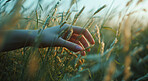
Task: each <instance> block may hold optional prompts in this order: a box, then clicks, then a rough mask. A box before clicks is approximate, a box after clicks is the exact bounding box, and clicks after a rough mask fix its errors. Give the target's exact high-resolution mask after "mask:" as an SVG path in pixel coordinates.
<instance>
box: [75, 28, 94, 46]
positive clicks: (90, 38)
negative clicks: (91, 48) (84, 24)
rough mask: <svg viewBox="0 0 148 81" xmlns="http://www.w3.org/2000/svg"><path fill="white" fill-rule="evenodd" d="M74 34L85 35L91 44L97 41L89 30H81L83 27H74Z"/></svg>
mask: <svg viewBox="0 0 148 81" xmlns="http://www.w3.org/2000/svg"><path fill="white" fill-rule="evenodd" d="M73 32H74V33H76V34H83V35H84V36H85V38H86V39H87V40H88V41H89V42H90V43H91V44H95V41H94V39H93V37H92V35H91V34H90V32H89V31H88V30H87V29H84V28H81V27H77V26H73Z"/></svg>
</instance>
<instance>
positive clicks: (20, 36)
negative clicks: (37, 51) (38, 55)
mask: <svg viewBox="0 0 148 81" xmlns="http://www.w3.org/2000/svg"><path fill="white" fill-rule="evenodd" d="M2 32H4V33H5V40H4V42H3V45H2V48H1V50H0V51H11V50H14V49H18V48H22V47H27V46H31V45H32V44H33V42H34V40H35V38H36V35H37V30H10V31H2Z"/></svg>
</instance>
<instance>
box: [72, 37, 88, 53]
mask: <svg viewBox="0 0 148 81" xmlns="http://www.w3.org/2000/svg"><path fill="white" fill-rule="evenodd" d="M71 39H75V40H77V41H80V42H81V43H82V45H83V46H84V48H87V47H89V46H90V45H89V43H88V42H87V40H86V38H85V37H84V36H83V35H82V36H81V37H80V38H79V35H78V34H73V35H72V36H71ZM71 39H70V40H71ZM87 51H88V52H89V51H90V49H88V50H87Z"/></svg>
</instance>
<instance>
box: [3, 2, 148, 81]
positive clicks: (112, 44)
mask: <svg viewBox="0 0 148 81" xmlns="http://www.w3.org/2000/svg"><path fill="white" fill-rule="evenodd" d="M59 3H60V0H59V2H57V3H56V4H55V5H52V9H51V10H50V11H49V12H48V13H49V14H48V15H46V19H43V18H41V17H40V15H42V14H40V12H46V11H45V10H46V9H44V8H43V7H42V5H41V4H40V3H38V7H37V8H36V10H34V11H32V12H31V14H29V15H25V14H24V13H21V14H20V13H19V11H20V6H21V4H22V3H21V0H20V1H18V2H17V3H16V6H15V7H14V9H13V10H12V12H14V13H12V12H10V13H6V12H3V13H2V14H1V16H2V20H1V21H0V27H4V28H6V29H39V30H40V31H39V35H38V37H37V38H36V39H37V41H35V47H24V48H21V49H17V50H14V51H10V52H4V53H0V67H1V68H0V81H61V80H62V81H76V80H78V81H102V80H104V81H108V80H109V81H110V80H117V81H121V80H126V81H128V80H129V81H130V80H140V79H141V80H143V81H144V79H146V78H144V76H145V77H148V76H147V74H148V65H147V63H148V55H147V54H148V51H147V50H148V38H147V36H148V32H147V30H148V26H145V27H141V26H140V25H141V23H139V27H138V28H135V27H134V26H135V25H134V23H129V22H128V19H129V20H131V15H132V14H134V13H131V14H130V15H129V14H128V13H127V12H126V13H127V14H126V13H124V14H123V17H120V19H121V21H120V23H115V24H119V26H117V27H112V26H108V23H107V22H108V21H111V18H112V17H111V18H110V17H109V14H112V13H111V12H109V10H110V9H109V10H108V11H107V12H106V14H108V15H106V16H105V17H104V18H103V19H99V20H100V21H98V19H96V18H95V15H96V14H99V12H101V10H103V9H105V6H102V7H100V8H98V10H96V12H94V13H92V15H91V16H90V17H89V18H86V19H87V21H86V22H82V21H81V20H82V19H81V15H82V14H83V13H82V12H83V10H84V9H85V7H83V8H82V9H81V10H78V12H77V13H76V15H75V17H74V18H72V17H71V16H70V15H71V13H74V12H73V11H72V10H71V8H69V10H68V11H63V12H62V14H59V13H58V12H57V9H58V6H59ZM75 3H76V2H75V0H72V3H71V6H72V5H73V4H75ZM128 4H129V3H128ZM111 5H112V4H111ZM47 6H48V5H47ZM129 7H130V5H129V6H127V7H125V11H126V10H128V9H129ZM24 12H25V10H24ZM135 13H136V12H135ZM7 15H8V16H7ZM117 15H118V14H117ZM127 15H128V18H126V17H127ZM101 21H102V22H101ZM133 21H134V20H133ZM124 22H125V23H124ZM63 24H70V25H77V26H81V27H83V28H88V29H89V30H90V32H91V34H92V35H93V37H94V39H95V42H96V44H95V45H94V46H93V47H90V48H91V51H90V52H87V55H86V56H84V57H83V56H81V55H80V54H79V53H73V52H72V51H70V50H68V49H66V48H64V47H48V48H36V47H37V46H38V44H39V41H38V39H39V37H40V34H41V33H42V31H44V29H45V28H47V27H52V26H56V25H63ZM130 24H132V25H130ZM96 25H97V26H96ZM124 25H125V26H127V27H125V26H124ZM130 28H131V29H130ZM128 30H130V31H128ZM126 33H129V34H128V35H127V34H126ZM69 36H70V35H69ZM67 38H69V37H67ZM99 41H100V42H99ZM141 80H140V81H141Z"/></svg>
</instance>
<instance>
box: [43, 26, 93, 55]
mask: <svg viewBox="0 0 148 81" xmlns="http://www.w3.org/2000/svg"><path fill="white" fill-rule="evenodd" d="M69 26H70V25H67V24H66V25H64V26H62V27H61V28H60V26H55V27H51V28H46V29H45V30H44V31H43V32H42V36H41V37H42V41H41V46H42V47H50V46H53V47H55V46H60V47H66V48H68V49H69V50H71V51H74V52H78V51H83V50H84V48H87V47H89V46H90V45H89V43H90V44H95V41H94V39H93V37H92V35H91V34H90V32H89V31H88V30H87V29H83V28H82V27H77V26H72V36H71V37H70V39H69V40H65V37H66V36H67V34H64V35H62V36H61V37H59V33H60V32H62V31H63V30H65V29H66V28H68V27H69ZM68 31H70V30H68ZM80 35H82V36H81V37H80V40H77V38H78V36H80ZM58 37H59V38H58ZM87 51H90V49H88V50H87ZM81 55H83V56H84V55H86V53H85V51H83V52H81Z"/></svg>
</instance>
